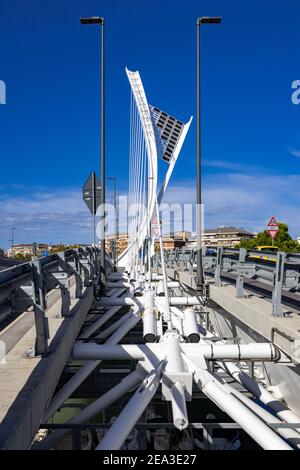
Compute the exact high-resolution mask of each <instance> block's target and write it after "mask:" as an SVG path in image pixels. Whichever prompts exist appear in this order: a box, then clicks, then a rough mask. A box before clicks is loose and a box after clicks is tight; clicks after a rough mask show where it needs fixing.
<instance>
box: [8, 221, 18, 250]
mask: <svg viewBox="0 0 300 470" xmlns="http://www.w3.org/2000/svg"><path fill="white" fill-rule="evenodd" d="M15 230H17V227H12V228H11V240H9V241H10V242H11V254H12V256H13V255H14V231H15Z"/></svg>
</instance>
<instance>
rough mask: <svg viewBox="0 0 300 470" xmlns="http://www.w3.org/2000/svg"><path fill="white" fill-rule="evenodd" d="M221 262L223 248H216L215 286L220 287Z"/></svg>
mask: <svg viewBox="0 0 300 470" xmlns="http://www.w3.org/2000/svg"><path fill="white" fill-rule="evenodd" d="M222 261H223V247H222V246H218V248H217V266H216V270H215V286H221V269H222Z"/></svg>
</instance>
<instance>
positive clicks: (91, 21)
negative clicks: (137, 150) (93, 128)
mask: <svg viewBox="0 0 300 470" xmlns="http://www.w3.org/2000/svg"><path fill="white" fill-rule="evenodd" d="M80 23H81V24H88V25H91V24H96V25H100V27H101V142H100V161H101V165H100V166H101V172H100V174H101V192H100V206H101V223H100V238H101V255H100V256H101V258H100V265H101V281H102V283H104V282H105V208H104V205H105V98H104V90H105V88H104V85H105V83H104V18H101V17H99V16H94V17H90V18H80Z"/></svg>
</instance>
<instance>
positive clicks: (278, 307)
mask: <svg viewBox="0 0 300 470" xmlns="http://www.w3.org/2000/svg"><path fill="white" fill-rule="evenodd" d="M285 257H286V254H285V253H283V252H281V251H279V252H278V253H277V261H276V269H275V274H274V282H273V293H272V315H273V316H274V317H282V316H283V309H282V303H281V295H282V283H283V278H284V262H285Z"/></svg>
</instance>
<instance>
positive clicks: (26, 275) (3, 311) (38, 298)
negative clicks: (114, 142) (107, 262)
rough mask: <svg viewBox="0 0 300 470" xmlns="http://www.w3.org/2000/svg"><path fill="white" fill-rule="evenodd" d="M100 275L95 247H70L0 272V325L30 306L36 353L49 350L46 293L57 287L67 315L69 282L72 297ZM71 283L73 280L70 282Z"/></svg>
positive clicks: (40, 353) (62, 306) (45, 352)
mask: <svg viewBox="0 0 300 470" xmlns="http://www.w3.org/2000/svg"><path fill="white" fill-rule="evenodd" d="M99 274H100V250H99V249H98V248H96V247H85V248H78V249H69V250H65V251H62V252H59V253H55V254H52V255H49V256H46V257H43V258H38V259H37V260H34V261H30V262H27V263H22V264H20V265H17V266H14V267H13V268H9V269H5V270H3V271H0V325H1V322H3V321H7V320H9V319H10V318H16V316H17V315H18V314H21V313H23V312H25V311H26V310H27V309H28V308H29V307H30V306H33V310H34V318H35V327H36V339H35V355H46V354H47V353H48V339H49V327H48V319H47V294H48V293H49V292H50V291H52V290H53V289H59V290H60V295H61V312H60V313H61V316H63V317H68V316H69V315H70V305H71V282H70V279H71V277H73V279H75V297H76V298H80V297H81V296H82V294H83V288H84V287H87V286H90V285H92V284H93V283H94V282H96V280H97V279H98V278H99ZM72 285H74V282H73V284H72Z"/></svg>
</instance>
